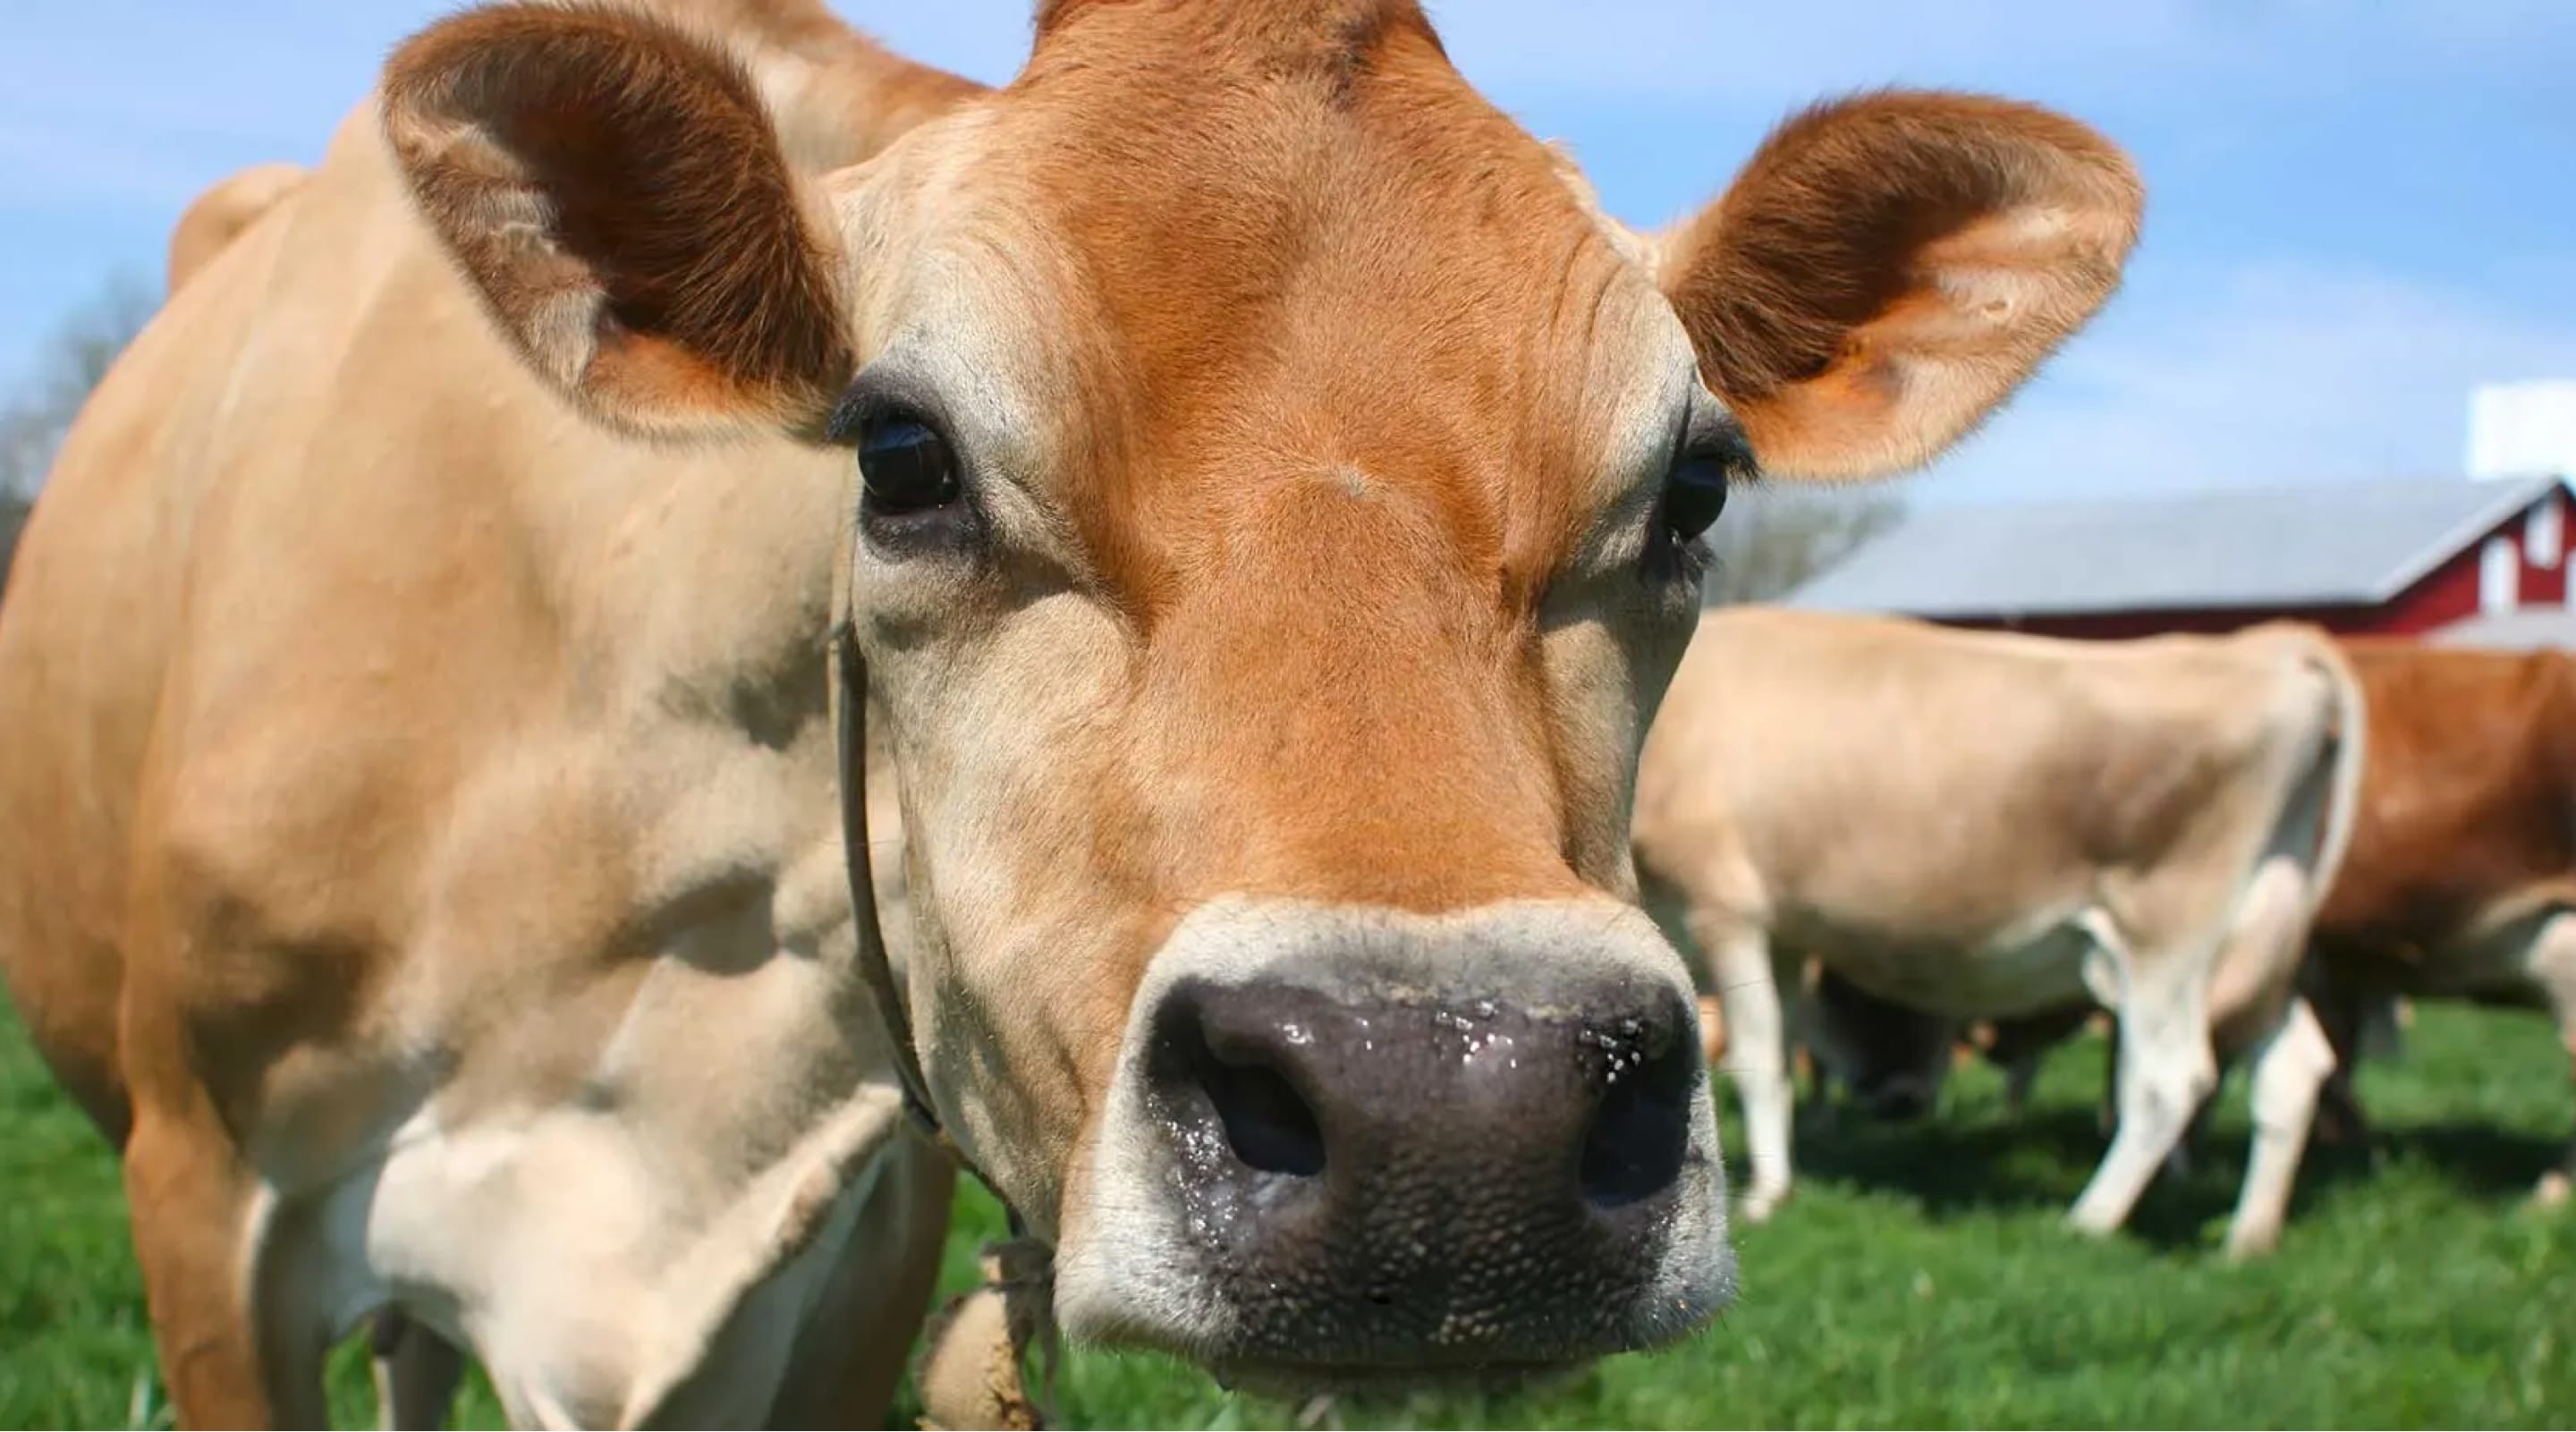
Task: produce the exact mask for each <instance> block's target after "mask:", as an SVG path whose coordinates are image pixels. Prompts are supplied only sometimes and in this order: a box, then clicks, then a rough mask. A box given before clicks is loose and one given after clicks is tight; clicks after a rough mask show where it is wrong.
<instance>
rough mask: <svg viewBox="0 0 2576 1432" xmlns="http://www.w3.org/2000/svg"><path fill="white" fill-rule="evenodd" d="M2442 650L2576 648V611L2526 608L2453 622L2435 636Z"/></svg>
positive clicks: (2435, 640) (2558, 608)
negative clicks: (2480, 647) (2467, 648)
mask: <svg viewBox="0 0 2576 1432" xmlns="http://www.w3.org/2000/svg"><path fill="white" fill-rule="evenodd" d="M2427 639H2428V640H2430V641H2432V642H2433V643H2434V644H2435V645H2438V646H2482V647H2492V648H2495V649H2498V650H2503V651H2535V650H2538V649H2540V648H2542V647H2553V646H2556V647H2576V611H2570V610H2568V609H2567V608H2565V607H2524V608H2522V609H2520V610H2518V611H2510V612H2492V613H2489V614H2488V615H2486V616H2479V617H2471V618H2469V619H2468V620H2466V621H2459V622H2453V623H2451V624H2450V625H2449V626H2446V627H2443V628H2442V629H2440V630H2439V631H2436V632H2434V633H2432V634H2431V636H2430V637H2429V638H2427Z"/></svg>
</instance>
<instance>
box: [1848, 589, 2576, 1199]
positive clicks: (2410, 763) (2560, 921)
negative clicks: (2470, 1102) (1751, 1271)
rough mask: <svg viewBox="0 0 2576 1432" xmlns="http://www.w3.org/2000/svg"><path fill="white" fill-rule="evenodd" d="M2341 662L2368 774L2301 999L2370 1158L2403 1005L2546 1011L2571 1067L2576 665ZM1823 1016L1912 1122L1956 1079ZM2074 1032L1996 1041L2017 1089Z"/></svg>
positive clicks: (2032, 1025)
mask: <svg viewBox="0 0 2576 1432" xmlns="http://www.w3.org/2000/svg"><path fill="white" fill-rule="evenodd" d="M2342 646H2343V650H2344V652H2345V655H2346V657H2347V658H2348V659H2349V661H2350V663H2351V665H2352V668H2353V670H2354V673H2355V675H2356V677H2357V679H2358V680H2359V682H2360V685H2361V689H2362V692H2363V696H2364V699H2365V703H2366V705H2367V707H2368V712H2369V715H2368V721H2369V728H2370V736H2369V759H2368V761H2367V763H2366V769H2365V771H2364V774H2363V778H2362V783H2361V791H2360V795H2359V797H2358V803H2357V805H2356V808H2355V812H2354V816H2353V831H2352V837H2351V844H2350V847H2349V850H2348V852H2347V854H2346V856H2345V858H2344V862H2343V865H2342V868H2341V869H2340V870H2339V871H2338V872H2337V875H2336V878H2335V880H2334V883H2333V886H2332V888H2331V889H2330V890H2329V891H2328V893H2327V897H2326V902H2325V904H2324V906H2323V907H2322V908H2321V909H2320V910H2319V911H2318V912H2317V916H2316V921H2315V924H2314V927H2313V930H2312V932H2311V940H2310V952H2311V958H2310V959H2309V961H2308V962H2307V965H2306V966H2305V968H2304V969H2303V970H2302V971H2301V987H2302V989H2303V991H2304V992H2305V994H2306V997H2307V1000H2308V1002H2309V1004H2310V1005H2311V1006H2312V1007H2313V1008H2315V1010H2316V1011H2317V1013H2318V1015H2319V1017H2320V1019H2321V1022H2322V1024H2323V1027H2324V1029H2325V1031H2326V1034H2327V1036H2328V1038H2329V1040H2330V1041H2331V1042H2332V1044H2333V1046H2334V1050H2335V1055H2336V1065H2335V1072H2334V1074H2333V1075H2332V1076H2331V1077H2330V1078H2329V1079H2328V1081H2327V1083H2326V1086H2325V1089H2324V1101H2325V1103H2324V1110H2323V1112H2324V1113H2325V1114H2327V1115H2329V1116H2331V1122H2330V1123H2321V1126H2320V1127H2321V1131H2322V1130H2324V1129H2327V1128H2331V1129H2333V1130H2334V1131H2335V1132H2336V1133H2338V1134H2340V1136H2341V1138H2342V1139H2345V1140H2359V1139H2361V1138H2364V1137H2366V1136H2367V1133H2366V1130H2367V1121H2366V1120H2365V1118H2364V1115H2363V1110H2362V1109H2361V1106H2360V1103H2359V1101H2358V1100H2357V1099H2356V1098H2355V1097H2354V1095H2353V1091H2352V1087H2351V1076H2352V1071H2353V1069H2354V1067H2355V1066H2356V1065H2357V1064H2358V1063H2359V1062H2360V1060H2361V1059H2362V1058H2364V1057H2366V1056H2367V1055H2369V1054H2370V1053H2371V1052H2373V1050H2374V1049H2386V1048H2389V1047H2392V1046H2393V1045H2394V1044H2395V1043H2396V1041H2397V1038H2398V1035H2397V1030H2396V1023H2397V1021H2396V1006H2397V1002H2398V1001H2399V1000H2402V999H2413V998H2454V999H2469V1000H2474V1001H2477V1002H2480V1003H2488V1004H2500V1005H2527V1006H2538V1007H2539V1008H2541V1009H2543V1010H2544V1011H2546V1012H2548V1013H2549V1014H2551V1015H2552V1016H2553V1017H2554V1018H2555V1019H2556V1021H2557V1024H2558V1027H2559V1031H2560V1039H2561V1041H2562V1043H2565V1044H2566V1045H2567V1046H2568V1049H2569V1058H2570V1060H2571V1065H2576V920H2571V919H2569V918H2567V917H2568V916H2569V915H2570V914H2571V913H2576V740H2571V738H2569V737H2568V736H2566V735H2565V734H2564V731H2565V729H2566V728H2567V727H2568V725H2569V723H2570V722H2571V721H2576V662H2571V659H2570V658H2569V657H2568V655H2567V654H2566V653H2564V652H2560V651H2536V652H2528V653H2518V652H2495V651H2482V650H2477V649H2473V648H2445V647H2440V646H2433V645H2424V644H2419V643H2416V642H2412V641H2407V640H2401V639H2395V638H2344V639H2343V641H2342ZM1829 996H1830V997H1829V999H1828V1000H1827V1001H1826V1003H1828V1004H1829V1005H1830V1006H1831V1008H1830V1009H1829V1010H1827V1011H1825V1012H1824V1014H1823V1015H1822V1016H1821V1017H1820V1021H1819V1022H1820V1024H1821V1025H1822V1026H1823V1028H1824V1030H1825V1035H1824V1039H1825V1042H1828V1043H1830V1044H1831V1045H1832V1046H1833V1049H1834V1057H1833V1060H1832V1062H1834V1063H1836V1064H1837V1065H1838V1072H1842V1073H1844V1075H1845V1077H1846V1078H1848V1079H1849V1081H1850V1082H1851V1084H1852V1085H1853V1087H1854V1088H1855V1089H1856V1090H1857V1091H1860V1092H1861V1093H1862V1094H1863V1097H1864V1098H1867V1099H1870V1100H1872V1101H1873V1102H1882V1101H1884V1102H1895V1103H1910V1102H1912V1101H1913V1099H1914V1098H1915V1096H1917V1095H1919V1093H1920V1092H1921V1091H1922V1090H1923V1089H1924V1088H1925V1087H1926V1085H1927V1083H1929V1082H1930V1081H1932V1080H1937V1078H1938V1076H1939V1073H1940V1071H1941V1069H1942V1068H1943V1067H1944V1065H1945V1064H1946V1061H1942V1062H1939V1063H1935V1062H1931V1061H1925V1060H1923V1059H1921V1058H1920V1057H1919V1056H1920V1051H1921V1050H1922V1048H1923V1047H1924V1046H1925V1044H1926V1043H1927V1042H1932V1041H1937V1040H1938V1039H1939V1038H1940V1037H1941V1031H1943V1030H1946V1029H1947V1028H1948V1027H1949V1026H1948V1025H1947V1024H1946V1023H1945V1022H1943V1021H1940V1020H1938V1019H1937V1018H1936V1017H1935V1016H1932V1015H1929V1014H1926V1013H1923V1012H1921V1011H1918V1010H1913V1009H1909V1008H1906V1007H1903V1006H1899V1005H1896V1004H1893V1003H1891V1002H1889V1001H1886V1000H1882V999H1879V998H1877V997H1876V996H1874V995H1871V994H1870V993H1869V992H1868V991H1866V990H1860V989H1856V988H1852V987H1849V986H1844V987H1841V988H1837V989H1834V990H1832V991H1830V992H1829ZM2071 1013H2072V1014H2073V1015H2074V1016H2076V1017H2078V1018H2080V1017H2081V1015H2082V1013H2083V1009H2082V1008H2081V1007H2077V1008H2075V1009H2074V1010H2072V1011H2071ZM2072 1028H2073V1021H2072V1020H2070V1019H2066V1018H2062V1017H2043V1018H2042V1019H2038V1020H2030V1021H2003V1022H2001V1023H2000V1024H1999V1026H1998V1035H1999V1037H2000V1038H2001V1039H2004V1040H2006V1041H2009V1043H2010V1044H2011V1045H2012V1049H2011V1051H2010V1052H2009V1055H2007V1056H2005V1057H2004V1062H2006V1063H2007V1066H2008V1067H2009V1068H2010V1069H2011V1070H2012V1077H2013V1078H2014V1079H2015V1080H2016V1082H2026V1081H2027V1079H2028V1078H2029V1076H2030V1072H2031V1071H2032V1070H2033V1069H2035V1068H2036V1065H2037V1062H2038V1060H2039V1058H2040V1057H2041V1056H2042V1055H2044V1054H2045V1053H2046V1052H2047V1050H2048V1049H2049V1048H2050V1047H2051V1046H2053V1045H2054V1044H2055V1043H2057V1042H2058V1041H2059V1040H2060V1039H2061V1038H2062V1037H2063V1036H2064V1035H2065V1034H2067V1033H2071V1032H2072ZM1837 1036H1838V1037H1837ZM2225 1052H2227V1051H2222V1053H2225ZM1927 1076H1928V1078H1927ZM2571 1172H2576V1150H2571V1151H2570V1157H2569V1161H2568V1164H2567V1165H2566V1166H2563V1167H2561V1168H2558V1169H2554V1170H2551V1171H2550V1172H2549V1173H2547V1174H2545V1175H2544V1176H2543V1177H2542V1180H2541V1182H2540V1186H2539V1188H2538V1189H2537V1190H2536V1193H2537V1194H2538V1195H2539V1196H2540V1197H2541V1198H2542V1199H2543V1200H2544V1201H2550V1202H2556V1201H2560V1200H2563V1199H2565V1198H2566V1196H2567V1190H2568V1185H2569V1177H2570V1174H2571Z"/></svg>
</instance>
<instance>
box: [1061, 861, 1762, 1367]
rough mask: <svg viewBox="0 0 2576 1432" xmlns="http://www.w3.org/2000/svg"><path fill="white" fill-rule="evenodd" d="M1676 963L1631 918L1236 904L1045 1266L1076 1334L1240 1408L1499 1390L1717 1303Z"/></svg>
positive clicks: (1716, 1216) (1187, 972) (1663, 1336)
mask: <svg viewBox="0 0 2576 1432" xmlns="http://www.w3.org/2000/svg"><path fill="white" fill-rule="evenodd" d="M1699 1048H1700V1046H1699V1039H1698V1023H1697V1009H1696V1006H1695V1004H1694V1002H1693V999H1692V993H1691V987H1690V984H1689V982H1688V980H1687V978H1686V976H1685V973H1684V970H1683V966H1682V964H1681V962H1680V959H1679V957H1678V956H1676V955H1675V954H1674V953H1673V951H1672V950H1671V948H1670V947H1669V946H1668V945H1666V944H1664V943H1663V941H1662V939H1661V937H1660V936H1658V935H1657V934H1656V933H1655V932H1654V929H1653V927H1652V925H1651V924H1650V923H1648V922H1647V921H1646V920H1645V918H1644V917H1643V916H1642V915H1640V914H1638V913H1637V912H1635V911H1633V910H1629V909H1627V908H1625V907H1623V906H1617V905H1613V904H1611V903H1610V902H1608V901H1606V900H1603V901H1597V902H1570V901H1569V902H1545V903H1540V902H1532V903H1525V904H1512V905H1500V906H1487V907H1480V908H1477V909H1474V910H1469V911H1462V912H1457V913H1451V914H1444V915H1438V916H1419V915H1408V914H1399V913H1395V912H1390V911H1384V910H1374V909H1369V910H1363V909H1354V908H1349V907H1326V906H1315V905H1291V904H1285V903H1279V902H1258V903H1256V902H1243V901H1232V902H1224V903H1220V904H1214V905H1210V906H1206V907H1203V908H1201V909H1200V910H1198V911H1196V912H1194V913H1193V914H1192V915H1191V916H1190V917H1189V918H1188V919H1186V920H1184V921H1183V922H1182V923H1181V925H1180V926H1179V927H1178V928H1177V929H1176V931H1175V932H1174V934H1173V936H1172V938H1171V939H1170V940H1169V942H1168V943H1167V944H1166V945H1165V946H1164V947H1163V949H1162V950H1161V951H1160V952H1158V953H1157V954H1156V956H1155V957H1154V959H1153V961H1152V963H1151V964H1150V965H1149V967H1148V969H1147V972H1146V975H1145V978H1144V980H1143V981H1142V982H1141V985H1140V988H1139V989H1138V991H1137V994H1136V998H1135V1002H1134V1004H1133V1005H1132V1007H1131V1010H1130V1015H1129V1019H1128V1025H1127V1031H1126V1036H1125V1041H1124V1044H1123V1047H1122V1048H1121V1051H1120V1054H1119V1063H1118V1067H1117V1071H1116V1074H1115V1082H1114V1083H1113V1085H1112V1087H1111V1090H1110V1094H1109V1098H1108V1101H1107V1104H1106V1106H1105V1108H1104V1111H1103V1114H1102V1116H1101V1122H1100V1124H1099V1126H1098V1129H1097V1130H1096V1133H1095V1136H1094V1138H1093V1139H1092V1140H1091V1143H1090V1148H1089V1152H1088V1156H1087V1167H1086V1168H1085V1169H1084V1171H1083V1173H1084V1176H1083V1177H1082V1178H1081V1179H1079V1180H1078V1181H1077V1183H1078V1186H1079V1187H1080V1189H1081V1190H1082V1192H1081V1194H1080V1195H1079V1197H1078V1199H1077V1200H1076V1203H1075V1205H1074V1206H1071V1207H1068V1209H1067V1218H1066V1220H1065V1228H1064V1237H1063V1239H1062V1242H1061V1244H1060V1246H1059V1253H1058V1260H1057V1270H1058V1272H1057V1310H1058V1314H1059V1317H1060V1319H1061V1321H1062V1325H1063V1327H1064V1329H1065V1331H1066V1332H1067V1333H1068V1334H1069V1335H1070V1336H1072V1337H1074V1338H1076V1339H1078V1340H1082V1341H1086V1342H1093V1343H1101V1344H1111V1345H1125V1346H1142V1347H1148V1348H1154V1349H1158V1350H1161V1351H1165V1352H1171V1353H1176V1354H1179V1355H1182V1356H1184V1357H1188V1358H1191V1359H1193V1360H1195V1361H1197V1362H1200V1363H1202V1364H1204V1365H1205V1366H1207V1367H1208V1368H1209V1369H1210V1370H1211V1371H1213V1372H1215V1373H1216V1374H1217V1375H1219V1376H1220V1377H1222V1378H1225V1379H1227V1380H1229V1381H1230V1382H1232V1383H1234V1384H1236V1385H1239V1386H1243V1387H1245V1388H1247V1389H1251V1390H1267V1391H1280V1392H1294V1391H1313V1390H1322V1389H1333V1390H1343V1391H1358V1392H1363V1393H1365V1392H1368V1391H1370V1390H1386V1389H1394V1388H1404V1389H1418V1388H1421V1387H1424V1386H1430V1385H1437V1384H1444V1383H1470V1384H1475V1385H1480V1386H1491V1385H1493V1384H1495V1383H1496V1382H1497V1381H1498V1380H1499V1381H1501V1382H1506V1383H1512V1382H1520V1381H1525V1380H1527V1379H1529V1378H1531V1377H1534V1376H1542V1377H1543V1376H1544V1375H1546V1374H1547V1373H1549V1372H1551V1371H1558V1370H1564V1369H1568V1368H1572V1367H1575V1366H1579V1365H1581V1364H1583V1363H1586V1362H1589V1361H1591V1360H1592V1359H1595V1358H1598V1357H1601V1356H1603V1355H1606V1354H1610V1353H1616V1352H1625V1351H1634V1350H1639V1349H1643V1348H1648V1347H1654V1346H1658V1345H1661V1344H1665V1343H1669V1342H1672V1341H1674V1340H1676V1339H1678V1338H1681V1337H1683V1336H1686V1335H1688V1334H1689V1333H1690V1332H1692V1331H1694V1330H1695V1329H1697V1328H1698V1327H1700V1326H1701V1325H1702V1324H1704V1323H1705V1322H1707V1321H1708V1319H1710V1318H1711V1317H1713V1316H1714V1315H1715V1314H1716V1313H1717V1312H1718V1311H1719V1310H1720V1309H1721V1308H1722V1307H1724V1306H1725V1304H1726V1303H1727V1301H1728V1300H1729V1299H1730V1298H1731V1297H1732V1294H1733V1289H1734V1274H1735V1267H1734V1255H1733V1252H1732V1250H1731V1248H1730V1245H1729V1243H1728V1239H1727V1229H1726V1215H1725V1205H1726V1196H1725V1175H1724V1173H1723V1171H1722V1167H1721V1161H1720V1158H1719V1155H1718V1148H1717V1134H1716V1124H1715V1120H1714V1118H1713V1116H1712V1113H1711V1106H1710V1099H1709V1090H1708V1077H1707V1066H1706V1063H1705V1061H1703V1060H1702V1059H1701V1058H1700V1057H1699Z"/></svg>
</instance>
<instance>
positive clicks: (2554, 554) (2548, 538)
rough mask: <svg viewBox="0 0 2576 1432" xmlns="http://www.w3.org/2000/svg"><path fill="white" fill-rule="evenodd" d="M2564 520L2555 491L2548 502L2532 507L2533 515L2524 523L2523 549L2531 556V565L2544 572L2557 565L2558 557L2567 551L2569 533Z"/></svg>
mask: <svg viewBox="0 0 2576 1432" xmlns="http://www.w3.org/2000/svg"><path fill="white" fill-rule="evenodd" d="M2564 520H2565V519H2564V518H2562V517H2561V516H2560V515H2559V511H2558V494H2556V493H2554V492H2553V493H2551V494H2550V495H2549V499H2548V500H2547V501H2546V502H2543V503H2541V504H2540V505H2539V506H2538V507H2535V508H2533V509H2531V516H2530V517H2528V518H2526V519H2524V521H2523V524H2522V546H2523V551H2524V552H2525V553H2526V554H2527V555H2528V556H2529V557H2530V558H2531V565H2533V566H2535V567H2538V568H2539V569H2540V570H2542V571H2544V572H2546V571H2550V570H2553V569H2554V568H2556V567H2557V565H2558V559H2559V557H2560V556H2561V555H2562V554H2563V553H2564V551H2565V543H2566V535H2567V534H2566V531H2565V529H2564V528H2563V527H2562V525H2561V524H2562V523H2563V521H2564Z"/></svg>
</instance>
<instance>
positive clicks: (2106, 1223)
mask: <svg viewBox="0 0 2576 1432" xmlns="http://www.w3.org/2000/svg"><path fill="white" fill-rule="evenodd" d="M2120 1222H2121V1220H2119V1219H2116V1218H2106V1217H2104V1216H2102V1215H2101V1214H2099V1213H2094V1212H2090V1211H2088V1210H2086V1209H2083V1208H2080V1207H2079V1208H2076V1209H2073V1210H2072V1211H2070V1212H2068V1214H2067V1215H2066V1226H2067V1227H2068V1228H2070V1229H2072V1230H2074V1231H2075V1232H2076V1233H2078V1234H2081V1235H2082V1236H2084V1237H2086V1238H2108V1237H2110V1236H2111V1235H2113V1234H2115V1233H2117V1232H2119V1231H2120Z"/></svg>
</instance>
